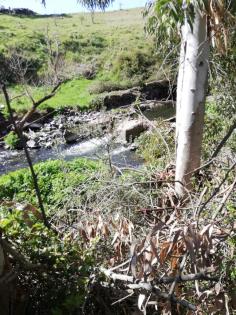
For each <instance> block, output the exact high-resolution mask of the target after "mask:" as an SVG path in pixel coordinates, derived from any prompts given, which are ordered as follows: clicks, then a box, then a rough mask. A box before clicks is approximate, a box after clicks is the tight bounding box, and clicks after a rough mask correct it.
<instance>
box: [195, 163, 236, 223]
mask: <svg viewBox="0 0 236 315" xmlns="http://www.w3.org/2000/svg"><path fill="white" fill-rule="evenodd" d="M235 166H236V162H234V163H233V165H232V166H231V167H230V169H229V170H228V172H227V173H226V175H225V177H224V179H223V180H222V182H221V183H220V185H219V186H218V187H216V189H215V190H214V192H213V194H212V195H211V196H210V197H209V198H208V199H207V200H206V201H205V202H204V203H203V205H202V206H201V208H200V209H199V211H198V218H197V221H199V217H200V215H201V213H202V211H203V210H204V209H205V207H206V205H207V204H208V203H209V202H210V201H211V200H212V199H213V198H214V197H215V195H216V194H217V193H218V192H219V191H220V188H221V187H222V186H223V184H224V183H225V181H226V179H227V178H228V176H229V174H230V172H231V171H232V170H233V169H234V168H235Z"/></svg>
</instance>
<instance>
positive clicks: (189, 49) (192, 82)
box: [151, 0, 235, 197]
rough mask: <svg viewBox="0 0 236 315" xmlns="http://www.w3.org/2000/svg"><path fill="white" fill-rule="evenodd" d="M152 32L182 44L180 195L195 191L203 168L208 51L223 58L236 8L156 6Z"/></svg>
mask: <svg viewBox="0 0 236 315" xmlns="http://www.w3.org/2000/svg"><path fill="white" fill-rule="evenodd" d="M152 9H153V17H154V19H153V20H151V23H152V27H153V24H154V25H155V28H156V32H157V35H158V36H160V37H162V36H163V38H164V37H165V38H168V40H171V38H172V37H176V30H178V31H179V35H180V36H179V37H180V41H181V49H180V58H179V71H178V80H177V107H176V175H175V180H176V185H175V188H176V193H177V194H178V195H179V196H180V197H182V196H184V195H185V193H186V190H188V189H191V178H192V175H193V173H194V171H195V170H196V169H197V168H198V167H199V166H200V159H201V146H202V136H203V126H204V111H205V98H206V91H207V81H208V68H209V54H210V45H211V44H212V45H213V46H214V47H216V48H217V49H218V52H220V53H225V52H226V50H227V46H228V42H227V38H228V29H227V27H228V26H229V24H230V23H231V22H232V21H233V20H234V13H235V3H234V2H232V1H230V0H228V1H227V0H225V1H224V0H176V1H169V0H156V1H155V3H154V4H153V5H152Z"/></svg>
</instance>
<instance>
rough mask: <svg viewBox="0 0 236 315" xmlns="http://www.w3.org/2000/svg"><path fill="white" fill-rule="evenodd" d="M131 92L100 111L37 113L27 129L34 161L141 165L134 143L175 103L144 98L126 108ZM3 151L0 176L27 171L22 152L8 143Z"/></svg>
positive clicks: (0, 149)
mask: <svg viewBox="0 0 236 315" xmlns="http://www.w3.org/2000/svg"><path fill="white" fill-rule="evenodd" d="M115 93H116V94H115ZM127 93H128V92H127V91H118V92H111V93H109V94H108V96H106V97H105V99H106V101H107V102H108V99H109V98H110V101H111V103H110V104H112V106H111V105H110V107H109V106H108V108H107V106H106V107H103V109H101V110H99V111H88V112H81V111H79V110H76V109H72V108H65V109H64V110H63V111H62V110H60V111H58V112H56V113H54V115H52V114H51V113H50V112H49V113H46V114H45V113H40V112H36V113H35V115H34V118H33V119H32V121H30V122H29V123H28V124H27V125H26V126H25V128H24V135H25V138H26V142H27V146H28V148H29V149H30V152H31V156H32V159H33V161H34V162H39V161H44V160H47V159H56V158H63V159H71V158H74V157H78V156H88V157H92V158H98V157H102V156H103V157H104V156H107V155H109V154H110V155H111V157H112V159H113V161H114V163H118V164H122V165H125V164H127V165H128V166H129V165H136V166H137V165H138V164H140V163H141V161H140V159H139V158H138V157H137V156H135V153H134V151H135V148H136V146H135V145H134V143H133V142H134V140H135V139H136V138H138V137H139V136H140V135H141V134H142V133H143V132H146V131H147V130H149V129H150V124H149V123H148V120H150V119H151V120H154V119H156V118H157V117H163V118H169V117H171V116H173V115H174V111H175V108H174V102H172V101H165V100H164V101H163V100H155V99H154V100H148V99H144V100H142V101H140V102H139V103H138V104H137V102H135V103H131V104H128V105H127V103H126V102H125V105H124V106H122V104H123V103H122V100H123V98H124V97H125V99H127ZM130 93H133V90H131V92H130ZM135 93H136V92H135ZM149 94H150V91H149ZM159 94H160V93H159ZM156 95H157V94H156ZM160 95H161V96H163V95H162V94H160ZM153 98H154V97H153ZM115 100H116V102H117V103H115ZM107 104H109V103H107ZM115 104H116V106H115ZM2 126H3V125H2ZM3 130H6V127H5V129H3ZM0 146H1V147H0V164H1V166H0V173H5V172H8V171H10V170H14V169H17V168H20V167H24V166H26V163H25V162H24V154H23V152H22V150H9V148H7V147H6V145H5V144H4V142H3V141H2V142H1V143H0ZM19 149H20V148H19Z"/></svg>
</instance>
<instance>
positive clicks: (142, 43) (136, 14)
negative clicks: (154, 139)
mask: <svg viewBox="0 0 236 315" xmlns="http://www.w3.org/2000/svg"><path fill="white" fill-rule="evenodd" d="M93 18H94V20H93V19H92V16H91V14H89V13H79V14H72V15H65V16H53V17H52V16H49V17H47V16H28V17H20V16H10V15H3V14H1V20H0V64H1V66H2V69H3V71H4V69H5V73H6V72H7V80H8V82H9V83H10V84H11V93H12V95H13V96H14V95H16V94H19V93H21V91H22V85H21V82H20V81H19V80H18V79H17V78H16V76H15V74H14V73H12V72H11V71H9V69H10V68H11V67H10V68H9V64H11V63H12V58H13V61H14V60H15V59H16V56H18V57H17V58H19V56H20V61H21V64H22V65H23V66H25V65H26V64H27V65H28V69H27V71H26V77H27V80H28V82H30V86H29V90H30V91H31V93H32V94H33V95H36V96H41V95H43V94H44V93H45V90H47V89H48V82H47V79H48V75H50V72H51V68H50V58H51V59H52V58H55V56H56V57H57V58H58V63H59V69H60V71H61V72H63V75H64V76H65V77H66V79H67V82H66V83H65V84H64V85H63V86H62V87H61V89H60V91H59V92H58V94H57V95H56V97H55V98H53V99H51V100H50V101H48V102H47V103H46V104H44V105H43V107H45V106H46V107H47V106H49V107H53V108H55V107H61V106H68V105H69V106H80V107H87V106H90V104H91V102H92V100H93V99H94V98H96V95H97V94H99V93H100V92H103V91H105V90H112V89H113V88H114V89H118V88H126V87H130V86H133V85H135V84H137V83H140V82H143V80H147V79H148V78H149V79H150V78H152V77H153V74H154V73H155V72H156V68H157V58H156V57H155V46H154V42H153V39H152V38H151V37H148V36H147V35H146V34H145V31H144V25H145V20H144V18H143V14H142V9H140V8H139V9H132V10H121V11H113V12H105V13H95V15H94V17H93ZM6 69H7V71H6ZM5 73H4V75H5ZM35 86H37V87H35ZM28 106H29V102H28V100H27V98H23V99H22V98H21V99H17V100H16V101H15V102H14V104H13V107H14V108H15V109H16V110H17V111H22V110H25V109H27V108H28Z"/></svg>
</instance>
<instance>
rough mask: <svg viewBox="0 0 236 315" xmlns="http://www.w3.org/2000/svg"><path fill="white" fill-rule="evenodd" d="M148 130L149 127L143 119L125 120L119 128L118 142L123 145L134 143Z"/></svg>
mask: <svg viewBox="0 0 236 315" xmlns="http://www.w3.org/2000/svg"><path fill="white" fill-rule="evenodd" d="M146 130H148V125H147V123H146V122H145V121H144V120H143V119H136V120H125V121H123V122H122V123H121V124H120V125H119V126H118V127H117V135H118V140H119V141H120V142H122V143H124V142H125V143H126V142H133V141H134V139H136V138H138V137H139V136H140V135H141V133H143V132H144V131H146Z"/></svg>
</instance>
